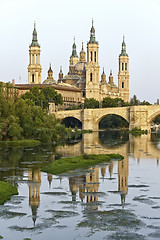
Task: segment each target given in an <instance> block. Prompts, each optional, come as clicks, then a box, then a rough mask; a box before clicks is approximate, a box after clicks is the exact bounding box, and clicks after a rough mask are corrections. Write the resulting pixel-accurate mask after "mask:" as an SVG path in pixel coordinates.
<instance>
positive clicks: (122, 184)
mask: <svg viewBox="0 0 160 240" xmlns="http://www.w3.org/2000/svg"><path fill="white" fill-rule="evenodd" d="M122 187H123V178H122Z"/></svg>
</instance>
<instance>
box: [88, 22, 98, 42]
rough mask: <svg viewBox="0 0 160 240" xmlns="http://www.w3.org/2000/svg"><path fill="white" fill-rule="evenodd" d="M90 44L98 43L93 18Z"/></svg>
mask: <svg viewBox="0 0 160 240" xmlns="http://www.w3.org/2000/svg"><path fill="white" fill-rule="evenodd" d="M89 43H97V42H96V37H95V28H94V22H93V18H92V27H91V30H90V40H89Z"/></svg>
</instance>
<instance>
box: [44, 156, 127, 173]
mask: <svg viewBox="0 0 160 240" xmlns="http://www.w3.org/2000/svg"><path fill="white" fill-rule="evenodd" d="M113 159H114V160H122V159H123V156H121V155H120V154H98V155H96V154H90V155H86V154H85V155H83V156H77V157H69V158H60V159H58V160H55V161H54V162H53V163H51V164H49V165H47V166H45V167H43V168H42V171H43V172H47V173H50V174H55V175H58V174H61V173H64V172H68V171H72V170H75V169H82V168H88V167H91V166H94V165H96V164H100V163H102V162H110V161H111V160H113Z"/></svg>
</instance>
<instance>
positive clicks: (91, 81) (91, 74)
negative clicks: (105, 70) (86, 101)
mask: <svg viewBox="0 0 160 240" xmlns="http://www.w3.org/2000/svg"><path fill="white" fill-rule="evenodd" d="M90 81H91V82H92V73H90Z"/></svg>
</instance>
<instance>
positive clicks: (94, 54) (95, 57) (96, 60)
mask: <svg viewBox="0 0 160 240" xmlns="http://www.w3.org/2000/svg"><path fill="white" fill-rule="evenodd" d="M94 61H95V62H96V61H97V59H96V52H94Z"/></svg>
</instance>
